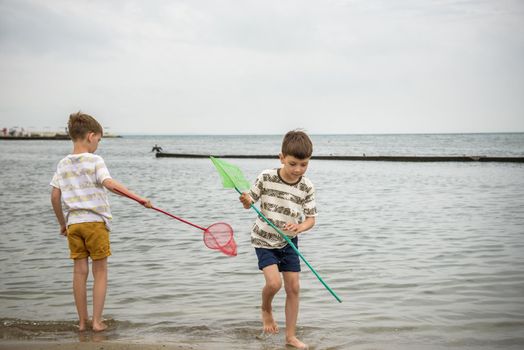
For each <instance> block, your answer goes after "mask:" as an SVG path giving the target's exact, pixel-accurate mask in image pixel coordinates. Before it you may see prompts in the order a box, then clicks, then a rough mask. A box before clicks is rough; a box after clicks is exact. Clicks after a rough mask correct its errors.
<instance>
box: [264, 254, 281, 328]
mask: <svg viewBox="0 0 524 350" xmlns="http://www.w3.org/2000/svg"><path fill="white" fill-rule="evenodd" d="M262 272H264V278H265V279H266V285H265V286H264V288H263V289H262V323H263V327H264V332H265V333H278V325H277V323H276V322H275V319H274V318H273V308H272V306H271V302H272V301H273V297H274V296H275V294H277V292H278V291H279V290H280V288H281V287H282V280H281V279H280V272H279V271H278V266H277V265H276V264H272V265H269V266H266V267H264V269H263V270H262Z"/></svg>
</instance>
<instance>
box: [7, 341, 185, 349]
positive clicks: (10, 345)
mask: <svg viewBox="0 0 524 350" xmlns="http://www.w3.org/2000/svg"><path fill="white" fill-rule="evenodd" d="M0 349H5V350H139V349H140V350H191V349H195V347H190V346H176V345H159V344H130V343H117V342H115V343H112V342H103V343H44V342H20V341H18V342H2V343H0Z"/></svg>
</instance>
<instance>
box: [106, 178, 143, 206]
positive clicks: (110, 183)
mask: <svg viewBox="0 0 524 350" xmlns="http://www.w3.org/2000/svg"><path fill="white" fill-rule="evenodd" d="M102 185H103V186H104V187H105V188H107V189H108V190H109V191H111V192H113V193H115V194H118V195H119V196H121V195H122V194H121V193H118V192H117V191H116V190H118V191H120V192H122V193H125V194H127V195H129V196H131V197H134V198H136V199H138V200H139V201H140V202H141V203H142V205H143V206H144V207H146V208H151V207H152V206H153V205H152V204H151V202H150V201H149V199H147V198H144V197H140V196H139V195H137V194H135V193H133V192H131V191H129V190H128V189H127V187H125V186H124V185H122V184H121V183H120V182H118V181H116V180H114V179H112V178H108V179H105V180H104V182H102Z"/></svg>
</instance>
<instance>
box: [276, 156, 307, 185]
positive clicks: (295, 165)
mask: <svg viewBox="0 0 524 350" xmlns="http://www.w3.org/2000/svg"><path fill="white" fill-rule="evenodd" d="M280 163H282V170H281V173H282V172H283V174H281V175H283V176H284V180H286V179H287V180H291V182H296V181H298V179H300V177H301V176H302V175H304V173H305V172H306V170H307V167H308V165H309V158H306V159H299V158H295V157H293V156H290V155H284V154H282V153H281V154H280Z"/></svg>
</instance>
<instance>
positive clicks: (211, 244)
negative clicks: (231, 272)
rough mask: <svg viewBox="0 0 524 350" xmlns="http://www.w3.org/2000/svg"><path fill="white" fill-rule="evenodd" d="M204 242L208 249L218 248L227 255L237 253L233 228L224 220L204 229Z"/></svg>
mask: <svg viewBox="0 0 524 350" xmlns="http://www.w3.org/2000/svg"><path fill="white" fill-rule="evenodd" d="M204 244H205V245H206V247H208V248H210V249H217V250H220V251H221V252H222V253H224V254H226V255H229V256H236V255H237V244H236V242H235V239H234V238H233V228H232V227H231V226H230V225H229V224H226V223H225V222H217V223H216V224H213V225H211V226H209V227H208V228H206V230H205V231H204Z"/></svg>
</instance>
